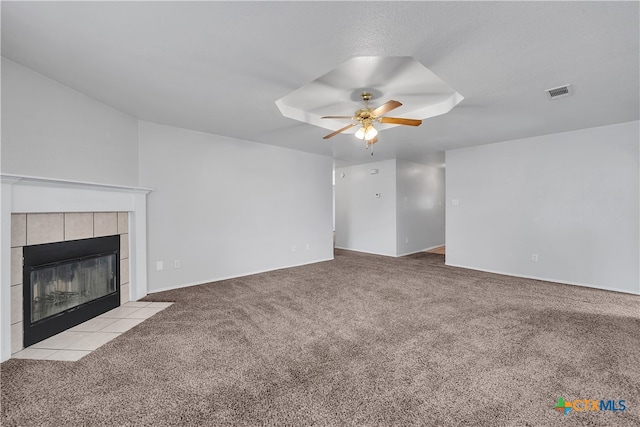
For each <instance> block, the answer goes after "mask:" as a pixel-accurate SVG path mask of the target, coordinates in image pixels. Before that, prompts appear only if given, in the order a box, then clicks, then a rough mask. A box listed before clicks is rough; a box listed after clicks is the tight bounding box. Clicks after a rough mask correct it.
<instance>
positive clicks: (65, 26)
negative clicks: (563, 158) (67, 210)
mask: <svg viewBox="0 0 640 427" xmlns="http://www.w3.org/2000/svg"><path fill="white" fill-rule="evenodd" d="M638 6H639V5H638V2H53V1H48V2H2V55H3V56H5V57H6V58H9V59H11V60H13V61H15V62H17V63H19V64H22V65H24V66H26V67H28V68H31V69H33V70H35V71H37V72H39V73H41V74H44V75H46V76H48V77H50V78H53V79H55V80H57V81H59V82H61V83H63V84H65V85H68V86H70V87H72V88H74V89H76V90H78V91H80V92H83V93H85V94H87V95H89V96H91V97H93V98H95V99H97V100H100V101H102V102H104V103H106V104H108V105H111V106H113V107H114V108H117V109H118V110H121V111H123V112H126V113H128V114H131V115H133V116H135V117H138V118H140V119H142V120H148V121H153V122H158V123H164V124H168V125H173V126H178V127H184V128H189V129H195V130H199V131H203V132H209V133H214V134H220V135H225V136H230V137H235V138H239V139H244V140H249V141H256V142H261V143H265V144H272V145H278V146H282V147H288V148H293V149H296V150H303V151H308V152H312V153H319V154H323V155H328V156H333V157H334V158H335V159H336V164H338V165H344V164H356V163H363V162H367V161H372V160H384V159H388V158H393V157H397V158H400V159H408V160H412V161H420V162H423V163H429V162H433V161H437V160H434V159H440V160H441V156H439V155H438V154H437V153H441V152H442V151H443V150H446V149H452V148H458V147H467V146H473V145H478V144H486V143H491V142H499V141H506V140H512V139H518V138H524V137H530V136H535V135H542V134H549V133H556V132H562V131H569V130H573V129H579V128H586V127H593V126H601V125H607V124H613V123H620V122H625V121H630V120H638V118H639V109H640V108H639V98H640V95H639V77H638V76H639V75H640V70H639V64H640V60H639V51H640V47H639V39H640V32H639V22H640V16H639V8H638ZM356 56H412V57H414V58H416V60H418V61H419V62H421V63H422V64H424V65H425V66H426V67H427V68H429V69H430V70H431V71H433V72H434V73H435V74H436V75H438V77H440V78H441V79H442V80H444V81H445V82H446V83H447V84H449V85H450V86H451V87H453V88H454V89H455V90H456V91H458V92H459V93H461V94H462V95H463V96H464V98H465V99H464V100H463V101H462V102H461V103H460V104H459V105H458V106H456V107H455V108H454V109H453V110H452V111H450V112H449V113H447V114H444V115H442V116H438V117H434V118H431V119H428V120H425V122H424V123H423V125H422V126H420V127H418V128H408V127H402V126H400V127H396V128H393V129H388V130H386V131H385V132H384V140H383V139H381V140H380V142H379V143H378V144H376V155H375V156H374V158H373V159H371V156H368V152H367V151H366V150H364V149H363V148H362V145H361V144H359V143H358V141H357V140H356V139H355V138H353V137H352V136H350V135H339V136H337V137H335V138H332V139H330V140H328V141H327V140H323V139H322V136H323V135H325V134H326V129H322V128H319V127H317V126H313V125H310V124H306V123H301V122H298V121H296V120H293V119H290V118H286V117H283V116H282V114H280V111H279V110H278V108H277V106H276V104H275V101H276V100H278V99H280V98H282V97H284V96H285V95H287V94H288V93H290V92H292V91H294V90H295V89H297V88H299V87H301V86H303V85H305V84H307V83H309V82H311V81H313V80H315V79H316V78H318V77H319V76H321V75H323V74H325V73H327V72H328V71H330V70H332V69H334V68H336V67H337V66H339V65H340V64H342V63H344V62H345V61H347V60H349V59H351V58H353V57H356ZM392 74H393V73H390V74H389V75H384V76H381V75H371V76H370V78H371V84H367V86H372V87H373V88H374V89H375V85H376V82H381V81H384V80H385V79H386V78H392V77H393V75H392ZM567 83H570V84H571V85H572V89H573V92H574V93H573V95H571V96H569V97H565V98H562V99H558V100H554V101H551V100H549V99H548V98H547V96H546V94H545V92H544V90H545V89H548V88H552V87H557V86H560V85H563V84H567ZM354 89H356V88H354ZM398 101H400V102H402V101H403V99H398ZM357 108H359V103H358V102H357V101H353V110H354V111H355V110H356V109H357ZM401 108H402V107H401ZM394 116H399V117H402V111H401V109H400V108H399V109H398V110H397V114H395V112H394Z"/></svg>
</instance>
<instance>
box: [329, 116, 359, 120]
mask: <svg viewBox="0 0 640 427" xmlns="http://www.w3.org/2000/svg"><path fill="white" fill-rule="evenodd" d="M320 118H321V119H349V120H355V119H354V117H353V116H322V117H320Z"/></svg>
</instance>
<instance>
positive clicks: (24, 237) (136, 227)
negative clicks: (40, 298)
mask: <svg viewBox="0 0 640 427" xmlns="http://www.w3.org/2000/svg"><path fill="white" fill-rule="evenodd" d="M150 191H151V190H149V189H144V188H136V187H125V186H114V185H103V184H94V183H86V182H77V181H65V180H54V179H46V178H38V177H27V176H17V175H6V174H2V193H1V202H2V203H1V205H0V214H1V215H2V228H1V229H0V241H1V247H0V266H1V267H2V268H1V277H0V356H1V361H5V360H7V359H9V358H10V357H11V354H13V353H16V352H18V351H20V350H21V349H22V348H23V336H22V328H23V324H22V315H23V312H22V248H23V247H24V246H28V245H36V244H41V243H53V242H60V241H69V240H77V239H85V238H90V237H100V236H108V235H120V239H121V242H120V243H121V246H120V272H121V303H125V302H127V301H136V300H138V299H140V298H142V297H144V296H145V295H146V294H147V273H146V240H147V238H146V197H147V194H148V193H149V192H150Z"/></svg>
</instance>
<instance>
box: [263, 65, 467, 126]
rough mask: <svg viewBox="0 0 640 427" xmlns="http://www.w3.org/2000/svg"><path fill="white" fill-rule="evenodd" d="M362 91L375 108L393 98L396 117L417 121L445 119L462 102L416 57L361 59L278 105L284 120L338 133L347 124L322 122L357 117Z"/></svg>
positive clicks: (319, 78) (343, 66) (293, 94)
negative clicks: (332, 118)
mask: <svg viewBox="0 0 640 427" xmlns="http://www.w3.org/2000/svg"><path fill="white" fill-rule="evenodd" d="M363 92H367V93H370V94H372V97H371V100H370V105H371V106H372V107H374V108H375V107H377V106H379V105H381V104H383V103H384V102H385V101H387V100H389V99H395V100H398V101H400V102H401V103H402V107H400V108H398V110H397V111H398V114H401V115H403V116H407V117H415V118H417V119H427V118H429V117H435V116H439V115H441V114H445V113H447V112H449V111H450V110H451V109H452V108H453V107H455V106H456V105H457V104H459V103H460V102H461V101H462V100H463V99H464V97H463V96H462V95H460V94H459V93H458V92H456V91H455V90H454V89H453V88H451V87H450V86H449V85H447V84H446V83H445V82H444V81H443V80H442V79H440V78H439V77H438V76H437V75H435V74H434V73H433V72H432V71H431V70H429V69H428V68H426V67H425V66H424V65H422V64H421V63H420V62H418V61H417V60H416V59H414V58H413V57H410V56H394V57H380V56H360V57H355V58H352V59H350V60H349V61H347V62H345V63H344V64H342V65H340V66H339V67H338V68H336V69H334V70H332V71H329V72H328V73H326V74H324V75H322V76H320V77H318V78H317V79H316V80H314V81H312V82H310V83H308V84H306V85H305V86H302V87H301V88H299V89H296V90H294V91H293V92H291V93H290V94H288V95H286V96H284V97H282V98H280V99H278V100H277V101H276V105H277V106H278V108H279V109H280V112H281V113H282V115H283V116H285V117H289V118H291V119H295V120H299V121H301V122H305V123H310V124H312V125H315V126H319V127H322V128H325V129H330V130H336V129H340V128H342V127H343V126H344V123H343V122H340V121H338V120H326V119H325V120H322V119H321V117H322V116H327V115H353V112H354V111H355V110H357V109H358V108H360V106H361V104H362V102H361V100H360V95H361V94H362V93H363ZM394 126H397V125H396V124H381V125H380V126H376V127H378V129H379V130H384V129H388V128H391V127H394ZM356 130H357V129H350V130H347V131H345V132H344V133H354V132H356Z"/></svg>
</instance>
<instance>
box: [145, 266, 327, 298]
mask: <svg viewBox="0 0 640 427" xmlns="http://www.w3.org/2000/svg"><path fill="white" fill-rule="evenodd" d="M332 260H333V257H332V258H327V259H320V260H317V261H311V262H303V263H300V264H293V265H289V266H286V267H278V268H270V269H266V270H258V271H253V272H247V273H242V274H236V275H232V276H223V277H216V278H212V279H208V280H202V281H197V282H191V283H183V284H180V285H175V286H166V287H164V288H160V289H149V290H148V291H147V292H148V294H155V293H158V292H165V291H172V290H174V289H182V288H188V287H190V286H198V285H206V284H207V283H214V282H221V281H223V280H229V279H237V278H239V277H246V276H252V275H254V274H260V273H268V272H270V271H277V270H284V269H287V268H294V267H302V266H303V265H310V264H317V263H319V262H326V261H332Z"/></svg>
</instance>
